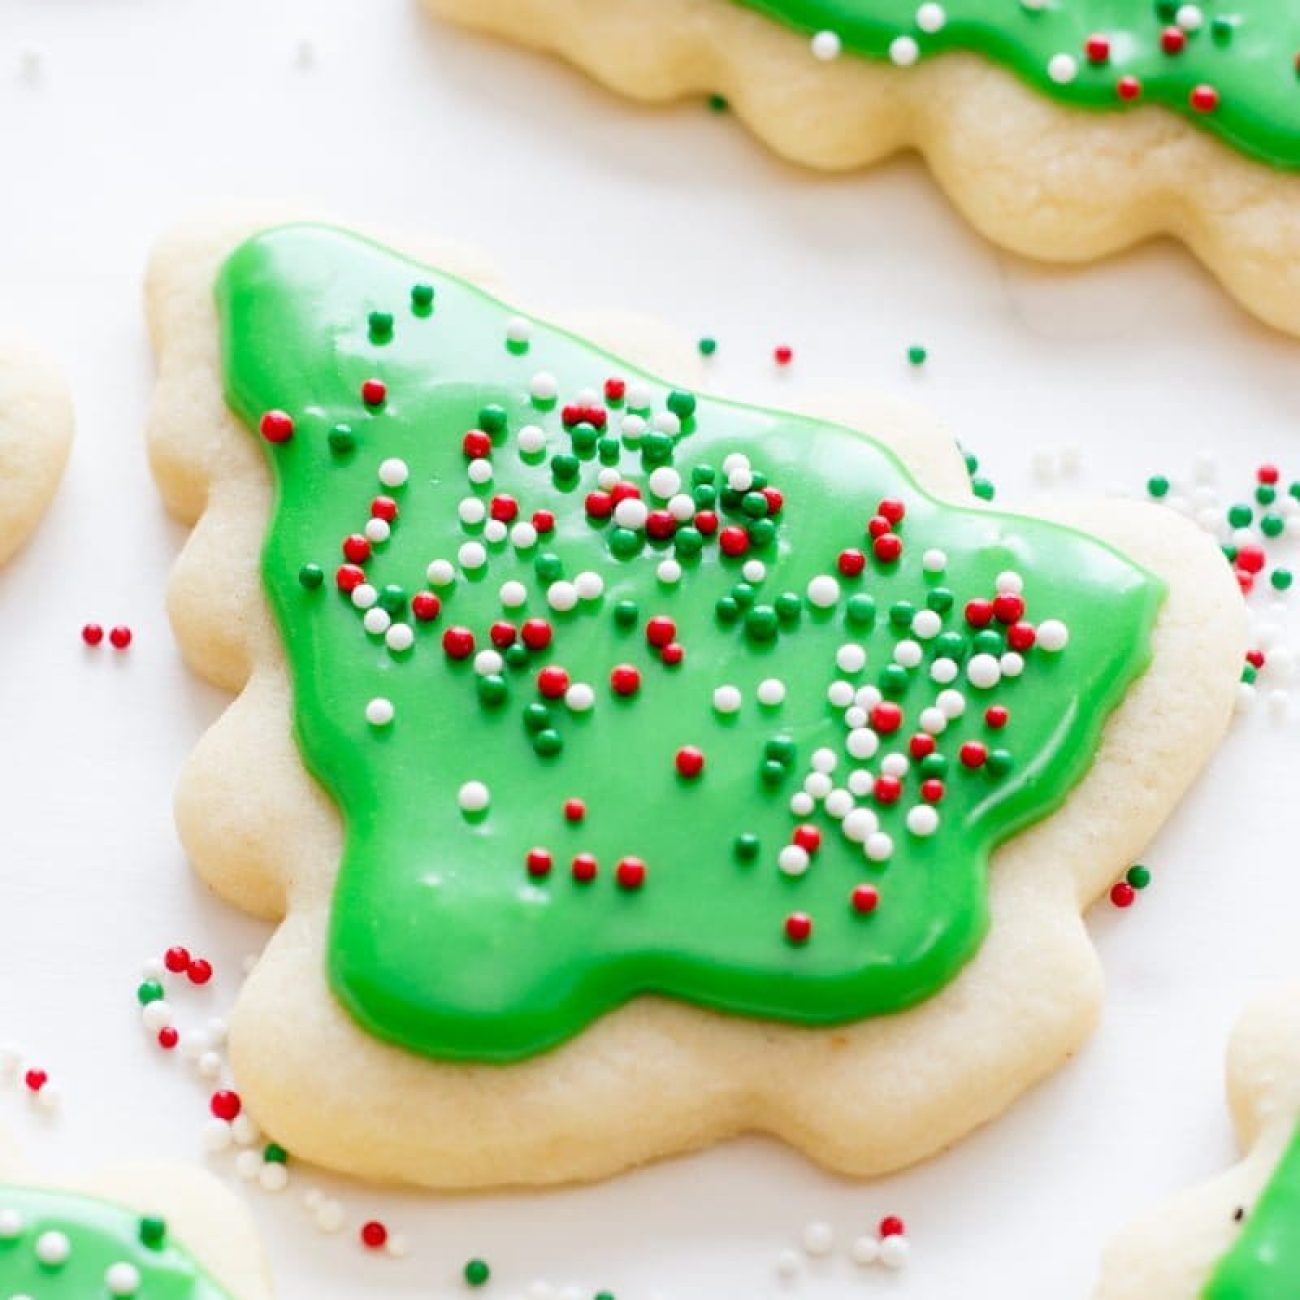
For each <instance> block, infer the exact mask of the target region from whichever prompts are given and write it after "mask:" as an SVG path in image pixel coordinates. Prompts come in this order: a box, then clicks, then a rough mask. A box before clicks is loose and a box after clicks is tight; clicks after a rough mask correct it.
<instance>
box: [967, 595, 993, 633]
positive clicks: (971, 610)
mask: <svg viewBox="0 0 1300 1300" xmlns="http://www.w3.org/2000/svg"><path fill="white" fill-rule="evenodd" d="M966 622H968V623H969V624H970V625H971V627H988V625H989V624H990V623H991V622H993V602H992V601H991V600H972V601H968V602H967V604H966Z"/></svg>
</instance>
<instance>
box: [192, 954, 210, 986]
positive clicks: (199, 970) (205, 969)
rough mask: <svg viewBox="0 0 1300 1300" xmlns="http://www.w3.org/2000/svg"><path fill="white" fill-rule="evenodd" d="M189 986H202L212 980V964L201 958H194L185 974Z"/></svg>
mask: <svg viewBox="0 0 1300 1300" xmlns="http://www.w3.org/2000/svg"><path fill="white" fill-rule="evenodd" d="M185 975H186V978H188V980H189V982H190V983H191V984H197V985H199V986H202V985H204V984H207V983H209V982H210V981H211V979H212V963H211V962H210V961H208V960H207V959H206V958H203V957H196V958H195V959H194V960H193V961H192V962H190V965H189V969H188V970H187V971H186V972H185Z"/></svg>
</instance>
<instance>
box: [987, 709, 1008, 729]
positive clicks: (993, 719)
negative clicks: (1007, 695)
mask: <svg viewBox="0 0 1300 1300" xmlns="http://www.w3.org/2000/svg"><path fill="white" fill-rule="evenodd" d="M1010 720H1011V714H1010V712H1009V711H1008V710H1007V708H1006V707H1005V706H1004V705H1001V704H991V705H989V707H988V708H987V709H985V710H984V721H985V722H986V723H988V725H989V726H990V727H992V728H993V729H994V730H995V731H1001V730H1002V728H1003V727H1005V726H1006V725H1007V723H1008V722H1009V721H1010Z"/></svg>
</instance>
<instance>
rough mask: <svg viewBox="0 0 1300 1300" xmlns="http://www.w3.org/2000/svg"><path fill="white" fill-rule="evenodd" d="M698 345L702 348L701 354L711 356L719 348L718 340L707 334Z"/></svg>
mask: <svg viewBox="0 0 1300 1300" xmlns="http://www.w3.org/2000/svg"><path fill="white" fill-rule="evenodd" d="M696 346H697V347H698V348H699V349H700V356H702V357H711V356H712V355H713V354H714V353H715V352H716V351H717V350H718V340H717V339H712V338H710V337H709V336H708V335H707V334H706V335H705V336H704V337H703V338H702V339H701V340H700V341H699V343H697V344H696Z"/></svg>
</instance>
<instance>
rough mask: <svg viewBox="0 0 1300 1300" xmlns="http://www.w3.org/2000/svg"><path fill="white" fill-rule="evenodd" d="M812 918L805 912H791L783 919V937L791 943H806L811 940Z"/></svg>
mask: <svg viewBox="0 0 1300 1300" xmlns="http://www.w3.org/2000/svg"><path fill="white" fill-rule="evenodd" d="M812 928H813V923H812V917H811V916H809V915H808V913H807V912H791V913H790V915H789V916H787V917H786V918H785V937H786V938H787V939H789V940H790V942H791V943H807V942H808V940H809V939H811V938H812Z"/></svg>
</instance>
